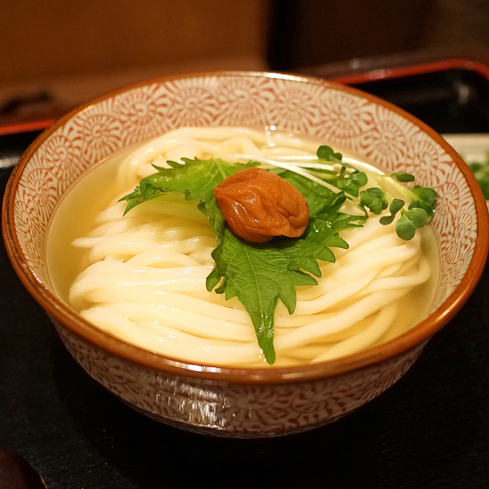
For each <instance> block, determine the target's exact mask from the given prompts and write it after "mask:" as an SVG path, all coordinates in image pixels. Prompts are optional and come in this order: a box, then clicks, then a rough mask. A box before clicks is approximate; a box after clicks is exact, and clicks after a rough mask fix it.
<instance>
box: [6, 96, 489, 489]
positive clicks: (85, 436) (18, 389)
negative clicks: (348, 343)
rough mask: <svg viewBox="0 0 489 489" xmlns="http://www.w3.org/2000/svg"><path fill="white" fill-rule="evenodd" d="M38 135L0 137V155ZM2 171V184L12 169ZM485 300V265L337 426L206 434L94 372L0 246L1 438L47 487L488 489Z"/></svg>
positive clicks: (488, 274) (488, 289) (488, 327)
mask: <svg viewBox="0 0 489 489" xmlns="http://www.w3.org/2000/svg"><path fill="white" fill-rule="evenodd" d="M488 93H489V92H488ZM432 115H433V114H432ZM442 119H443V120H442V122H443V124H444V125H445V126H446V120H445V119H444V118H442ZM457 124H458V126H457V127H456V128H455V130H454V131H453V132H460V131H459V128H460V124H461V123H460V121H454V125H455V126H456V125H457ZM432 125H433V124H432ZM445 126H444V127H442V129H444V130H445ZM435 128H436V121H435ZM33 136H34V134H33V133H29V134H26V135H21V136H18V135H10V136H8V137H7V136H2V137H1V138H0V151H2V150H3V151H4V152H7V153H8V152H9V151H10V152H15V151H17V150H18V149H22V148H23V147H25V145H26V144H27V143H28V142H29V141H30V140H31V139H32V138H33ZM16 148H17V149H16ZM0 172H1V174H0V185H1V187H0V188H1V192H2V193H3V189H4V187H5V185H6V182H7V179H8V174H9V171H8V170H0ZM488 302H489V268H487V269H486V270H485V272H484V274H483V276H482V279H481V281H480V283H479V285H478V286H477V288H476V290H475V292H474V294H473V295H472V296H471V298H470V299H469V301H468V302H467V304H466V305H465V306H464V308H463V309H462V311H461V312H460V313H459V314H458V315H457V316H456V318H455V319H453V320H452V321H451V322H450V323H449V324H448V325H447V326H446V327H445V328H444V329H443V330H442V331H440V332H439V333H438V334H437V335H435V337H434V338H433V339H432V340H431V341H430V342H429V343H428V345H427V347H426V348H425V350H424V351H423V353H422V355H421V357H420V359H419V360H418V362H417V363H416V364H415V365H414V367H413V368H412V369H411V370H410V371H409V372H408V373H407V374H406V375H405V376H404V377H403V378H402V379H401V380H400V381H399V382H398V383H397V384H395V385H394V386H393V387H392V388H391V389H389V390H388V391H387V392H385V393H384V394H382V395H381V396H380V397H378V398H377V399H375V400H374V401H372V402H371V403H369V404H368V405H367V406H365V407H363V408H362V409H360V410H359V411H357V412H356V413H354V414H352V415H350V416H348V417H346V418H345V419H343V420H341V421H339V422H337V423H334V424H332V425H329V426H326V427H324V428H321V429H317V430H315V431H312V432H308V433H305V434H302V435H296V436H293V437H288V438H279V439H272V440H262V441H233V440H225V439H214V438H209V437H203V436H201V435H193V434H190V433H187V432H183V431H179V430H176V429H173V428H169V427H166V426H164V425H161V424H158V423H156V422H155V421H152V420H149V419H146V418H145V417H143V416H142V415H139V414H138V413H136V412H133V411H132V410H130V409H129V408H128V407H126V406H125V405H124V404H122V403H121V402H119V401H118V400H116V399H115V398H114V397H112V395H111V394H109V393H108V392H106V391H105V390H104V389H103V388H101V387H100V386H99V385H98V384H97V383H95V381H93V380H92V379H91V378H90V377H88V375H86V374H85V373H84V372H83V371H82V370H81V368H79V367H78V365H77V364H76V363H75V361H74V360H73V359H72V358H71V356H70V355H69V353H68V352H67V350H66V349H65V348H64V346H63V345H62V343H61V341H60V340H59V339H58V337H57V336H56V333H55V331H54V328H53V327H52V325H51V323H50V321H49V320H48V318H47V316H46V315H45V314H44V312H43V310H42V309H41V308H40V306H38V305H37V303H36V302H35V301H34V300H33V299H32V298H31V297H30V296H29V294H28V293H27V292H26V291H25V290H24V288H23V286H22V285H21V283H20V281H19V280H18V279H17V276H16V275H15V273H14V271H13V269H12V267H11V265H10V262H9V260H8V258H7V255H6V252H5V248H4V247H3V245H2V246H1V248H0V445H3V446H6V447H7V448H9V449H11V450H14V451H16V452H18V453H19V454H21V455H23V456H24V457H25V458H26V459H27V460H28V461H29V462H30V464H31V465H32V466H33V467H34V468H35V469H36V470H37V471H38V472H39V473H40V474H41V475H42V477H43V478H44V480H45V482H46V484H47V486H48V488H49V489H72V488H73V489H92V488H93V489H109V488H111V489H126V488H127V489H129V488H131V489H135V488H186V487H231V488H234V487H236V488H241V487H260V488H261V487H267V488H275V487H281V488H312V487H333V488H334V487H341V488H485V487H489V307H488ZM0 482H1V481H0ZM0 487H1V483H0ZM2 489H3V488H2Z"/></svg>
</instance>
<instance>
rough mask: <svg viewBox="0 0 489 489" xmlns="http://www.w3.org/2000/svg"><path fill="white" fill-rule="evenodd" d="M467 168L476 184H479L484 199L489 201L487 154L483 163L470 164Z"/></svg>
mask: <svg viewBox="0 0 489 489" xmlns="http://www.w3.org/2000/svg"><path fill="white" fill-rule="evenodd" d="M469 168H470V169H471V170H472V173H473V174H474V176H475V178H476V180H477V182H479V185H480V187H481V189H482V193H483V194H484V198H485V199H486V200H489V153H486V161H485V162H483V163H478V162H474V163H470V164H469Z"/></svg>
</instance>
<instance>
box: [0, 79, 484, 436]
mask: <svg viewBox="0 0 489 489" xmlns="http://www.w3.org/2000/svg"><path fill="white" fill-rule="evenodd" d="M236 125H240V126H250V127H255V128H265V127H275V128H277V129H280V130H285V131H296V132H299V133H302V134H306V135H311V136H314V137H318V138H321V139H324V140H325V141H328V142H329V143H331V144H332V145H337V146H338V147H341V148H346V149H349V150H352V151H353V152H354V153H357V154H362V155H365V156H366V157H368V158H369V159H370V160H373V161H374V162H377V163H378V164H379V165H381V166H382V167H384V168H385V169H387V170H389V171H400V170H402V171H408V172H411V173H414V174H415V175H416V177H417V182H418V183H419V184H420V185H423V186H430V187H433V188H434V189H435V190H436V191H437V192H438V195H439V198H438V206H437V212H436V215H435V217H434V219H433V225H434V227H435V228H436V231H437V235H438V240H439V247H440V252H441V266H440V275H439V280H438V285H437V287H436V292H435V296H434V299H433V301H432V303H431V306H430V310H429V314H428V315H427V316H426V317H425V319H424V320H423V321H422V322H420V323H419V324H418V325H417V326H415V327H414V328H413V329H411V330H410V331H408V332H407V333H405V334H403V335H402V336H400V337H398V338H395V339H393V340H391V341H389V342H388V343H385V344H382V345H380V346H376V347H373V348H370V349H368V350H365V351H361V352H359V353H357V354H354V355H351V356H349V357H345V358H340V359H337V360H333V361H329V362H326V363H319V364H315V365H312V366H304V367H291V368H276V369H236V368H221V367H215V366H212V365H198V364H192V363H187V362H182V361H178V360H174V359H172V358H167V357H164V356H162V355H158V354H153V353H150V352H148V351H144V350H141V349H139V348H137V347H135V346H132V345H130V344H127V343H125V342H124V341H122V340H119V339H117V338H114V337H112V336H110V335H108V334H106V333H104V332H102V331H101V330H99V329H97V328H96V327H94V326H92V325H91V324H89V323H88V322H86V321H85V320H84V319H82V318H81V317H80V316H79V315H78V314H77V313H76V312H75V311H74V310H72V309H71V308H70V307H69V306H67V305H66V304H65V303H64V302H62V301H61V300H60V299H59V298H58V297H57V296H56V293H55V292H54V289H53V285H52V283H51V281H50V277H49V273H48V270H47V267H46V235H47V233H48V231H49V224H50V219H51V217H52V215H53V212H54V211H55V209H56V206H57V204H58V202H59V201H60V200H61V199H62V198H63V195H64V194H65V193H66V192H67V191H68V190H69V188H70V187H71V186H72V185H73V183H75V182H76V180H77V179H78V178H79V177H80V176H81V175H82V174H83V173H84V172H86V171H87V170H88V169H89V168H90V167H91V166H92V165H94V164H96V163H97V162H98V161H100V160H101V159H102V158H106V157H107V156H109V155H111V154H112V153H114V152H115V151H119V150H120V149H122V148H124V147H127V146H129V145H133V144H134V143H138V142H142V141H145V140H147V139H149V138H153V137H156V136H158V135H160V134H162V133H164V132H166V131H169V130H172V129H176V128H178V127H182V126H236ZM3 229H4V236H5V242H6V246H7V250H8V253H9V255H10V258H11V260H12V263H13V265H14V267H15V269H16V271H17V273H18V275H19V277H20V279H21V280H22V281H23V283H24V284H25V286H26V287H27V289H28V290H29V292H30V293H31V294H32V295H33V296H34V298H35V299H36V300H37V301H38V302H39V303H40V304H41V305H42V307H43V308H44V309H45V310H46V312H47V313H48V315H49V316H50V318H51V319H52V321H53V323H54V325H55V327H56V330H57V331H58V333H59V335H60V337H61V339H62V340H63V342H64V344H65V345H66V347H67V348H68V350H69V351H70V352H71V354H72V355H73V356H74V358H75V359H76V360H77V361H78V362H79V363H80V365H82V366H83V368H84V369H85V370H86V371H87V372H88V373H89V374H90V375H91V376H92V377H93V378H94V379H96V380H97V381H98V382H100V383H101V384H102V385H103V386H105V387H106V388H107V389H108V390H109V391H110V392H112V393H113V394H114V395H116V396H117V397H118V398H120V399H121V400H122V401H124V402H125V403H127V404H128V405H130V406H131V407H133V408H135V409H136V410H138V411H140V412H142V413H144V414H146V415H148V416H150V417H152V418H154V419H156V420H159V421H162V422H165V423H169V424H172V425H176V426H180V427H182V428H185V429H191V430H194V431H200V432H204V433H210V434H214V435H221V436H234V437H268V436H277V435H283V434H288V433H294V432H299V431H303V430H306V429H310V428H313V427H316V426H320V425H324V424H326V423H329V422H331V421H334V420H337V419H338V418H340V417H342V416H344V415H345V414H347V413H349V412H351V411H352V410H354V409H357V408H358V407H360V406H362V405H363V404H365V403H366V402H368V401H370V400H371V399H373V398H375V397H376V396H378V395H379V394H381V393H382V392H384V391H385V390H386V389H387V388H388V387H389V386H391V385H392V384H394V383H395V382H396V381H397V380H398V379H399V378H400V377H401V376H402V375H403V374H404V373H405V372H406V371H407V370H408V369H409V368H410V367H411V365H412V364H413V363H414V361H415V360H416V359H417V357H418V356H419V354H420V353H421V351H422V350H423V348H424V346H425V345H426V342H427V341H428V340H429V339H430V337H431V336H432V335H433V334H434V333H436V332H437V331H438V330H439V329H440V328H441V327H442V326H443V325H444V324H446V323H447V322H448V321H449V320H450V319H451V318H452V317H453V316H454V314H455V313H456V312H457V311H458V310H459V309H460V308H461V306H462V305H463V304H464V302H465V301H466V300H467V298H468V297H469V295H470V293H471V291H472V290H473V288H474V287H475V285H476V283H477V281H478V279H479V277H480V275H481V273H482V270H483V266H484V263H485V259H486V255H487V250H488V238H489V230H488V215H487V209H486V205H485V201H484V199H483V196H482V193H481V191H480V189H479V187H478V185H477V183H476V181H475V179H474V178H473V176H472V174H471V172H470V170H469V169H468V168H467V166H466V165H465V164H464V163H463V161H462V160H461V158H460V157H459V156H458V155H457V154H456V153H455V152H454V151H453V150H452V149H451V148H450V146H449V145H448V144H447V143H446V142H445V141H444V140H443V139H442V138H441V136H439V135H438V134H436V133H435V132H434V131H433V130H431V129H430V128H428V127H427V126H426V125H424V124H423V123H421V122H420V121H418V120H416V119H415V118H414V117H412V116H410V115H408V114H407V113H405V112H403V111H402V110H400V109H398V108H396V107H394V106H392V105H390V104H389V103H386V102H384V101H381V100H379V99H377V98H375V97H372V96H370V95H367V94H364V93H362V92H360V91H357V90H354V89H352V88H348V87H345V86H342V85H338V84H335V83H331V82H328V81H324V80H320V79H314V78H308V77H301V76H291V75H282V74H273V73H248V72H218V73H203V74H190V75H182V76H173V77H169V78H163V79H158V80H154V81H150V82H147V83H141V84H139V85H135V86H132V87H129V88H126V89H123V90H119V91H117V92H114V93H110V94H108V95H106V96H104V97H101V98H99V99H97V100H94V101H93V102H92V103H90V104H87V105H85V106H83V107H81V108H79V109H78V110H76V111H74V112H72V113H70V114H68V115H66V116H65V117H63V118H62V119H60V120H59V121H57V122H56V123H55V124H54V125H53V126H51V127H50V128H49V129H47V130H46V131H45V132H44V133H43V134H42V135H41V136H40V137H39V138H38V139H37V140H36V141H35V142H34V143H33V144H32V145H31V146H30V147H29V149H28V150H27V151H26V153H25V154H24V155H23V157H22V158H21V161H20V162H19V164H18V165H17V166H16V167H15V169H14V170H13V173H12V176H11V178H10V181H9V183H8V188H7V190H6V194H5V200H4V208H3Z"/></svg>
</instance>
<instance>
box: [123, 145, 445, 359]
mask: <svg viewBox="0 0 489 489" xmlns="http://www.w3.org/2000/svg"><path fill="white" fill-rule="evenodd" d="M317 154H318V159H317V160H316V163H315V164H314V165H312V166H314V168H310V169H307V167H308V166H311V165H309V164H304V165H303V168H306V170H304V169H300V170H297V169H295V168H293V167H291V166H290V165H288V164H282V163H278V162H277V163H276V166H278V168H272V169H271V170H270V171H273V172H274V173H276V174H278V175H279V176H280V177H281V178H283V179H284V180H286V181H288V182H289V183H290V184H291V185H293V186H294V187H295V188H296V189H297V190H299V192H301V194H302V195H303V196H304V198H305V199H306V201H307V203H308V206H309V215H310V219H309V224H308V226H307V228H306V231H305V232H304V234H303V235H302V236H301V237H300V238H286V237H276V238H274V239H273V240H272V241H270V242H267V243H257V244H255V243H248V242H245V241H243V240H241V239H239V238H237V237H236V236H235V235H234V234H233V233H232V232H231V231H230V230H229V228H228V227H227V226H226V221H225V219H224V216H223V215H222V213H221V211H220V209H219V206H218V205H217V202H216V200H215V198H214V193H213V191H214V187H215V186H216V185H218V184H220V183H221V182H222V181H223V180H225V179H226V178H227V177H228V176H230V175H232V174H234V173H237V172H239V171H243V170H246V169H248V168H251V167H255V166H259V165H260V163H259V162H257V161H249V162H248V163H245V164H241V163H228V162H226V161H223V160H221V159H210V160H205V161H204V160H199V159H194V160H191V159H188V158H182V161H183V164H181V163H177V162H173V161H172V162H168V164H169V166H170V168H161V167H157V166H155V168H156V169H157V170H158V172H157V173H155V174H153V175H150V176H149V177H146V178H144V179H143V180H141V182H140V183H139V185H138V186H137V187H136V189H135V190H134V191H133V192H132V193H130V194H129V195H127V196H125V197H123V198H122V199H121V200H124V201H127V202H128V203H127V207H126V210H125V213H127V212H129V211H130V210H131V209H132V208H134V207H135V206H137V205H138V204H141V203H142V202H145V201H147V200H151V199H154V198H156V197H158V196H160V195H163V194H165V193H168V192H179V193H182V194H184V195H185V199H186V200H189V201H196V202H198V208H199V209H200V210H201V211H202V212H203V213H204V214H205V215H206V216H207V219H208V221H209V224H210V226H211V228H212V230H213V232H214V234H215V235H216V237H217V243H218V244H217V247H216V249H215V250H214V251H213V252H212V257H213V259H214V261H215V266H214V269H213V270H212V272H211V273H210V275H209V276H208V277H207V281H206V287H207V289H208V290H209V291H211V290H213V289H215V291H216V293H218V294H225V297H226V299H231V298H232V297H237V298H238V299H239V301H240V302H241V303H242V304H243V306H244V307H245V309H246V311H247V312H248V314H249V315H250V318H251V320H252V323H253V325H254V328H255V333H256V336H257V338H258V344H259V345H260V347H261V348H262V350H263V353H264V355H265V358H266V360H267V361H268V363H270V364H273V363H274V361H275V351H274V348H273V336H274V315H275V308H276V306H277V302H278V299H280V300H281V301H282V302H283V304H284V305H285V307H286V308H287V310H288V312H289V313H290V314H292V313H293V312H294V310H295V307H296V302H297V298H296V287H297V286H310V285H316V284H317V281H316V279H315V278H314V276H316V277H320V276H321V270H320V267H319V264H318V260H322V261H328V262H333V263H334V261H335V255H334V253H333V252H332V251H331V248H334V247H336V248H343V249H347V248H348V244H347V243H346V242H345V241H344V240H343V239H342V238H340V237H339V235H338V233H339V231H341V230H343V229H346V228H349V227H356V226H361V225H362V224H363V223H364V222H365V220H366V219H368V210H370V211H371V212H373V213H375V214H380V213H381V212H382V210H384V209H386V208H387V207H388V206H389V211H390V212H391V215H390V216H384V217H382V218H381V219H382V220H386V222H383V224H388V222H387V220H390V221H389V223H390V222H392V221H393V220H394V217H395V215H396V214H397V213H398V212H401V214H402V215H401V218H400V219H399V220H398V222H397V224H396V229H397V232H398V234H399V236H400V237H403V239H411V238H412V237H413V236H414V232H415V230H416V229H417V228H419V227H421V226H422V225H424V224H426V222H428V221H429V219H430V218H431V216H432V214H433V209H434V199H435V198H436V193H434V196H435V197H434V198H433V195H432V193H430V192H427V193H426V192H425V191H426V190H432V189H421V190H419V191H417V192H415V190H414V188H413V190H408V189H406V188H405V187H402V186H401V185H399V184H394V187H395V188H396V189H397V187H396V185H397V186H399V187H400V188H401V189H403V190H399V189H397V190H398V192H399V193H401V194H402V195H404V196H407V197H408V198H409V200H410V201H411V206H413V205H414V204H416V205H414V207H412V208H411V207H410V208H409V209H408V210H404V209H403V207H404V201H403V200H401V199H396V198H393V197H392V196H391V195H390V194H389V193H388V192H386V191H385V190H384V189H383V188H382V187H370V188H367V189H366V190H362V191H360V189H361V188H362V187H364V186H365V185H367V183H368V181H369V177H370V176H371V175H370V173H369V172H361V171H358V170H357V169H356V168H354V167H353V166H351V165H349V164H347V163H343V162H342V161H341V160H342V155H341V154H340V153H335V152H334V151H333V150H332V149H331V148H330V147H328V146H321V147H320V148H319V150H318V153H317ZM267 162H269V160H267ZM331 164H332V165H333V166H331ZM309 174H311V176H309ZM372 175H373V178H374V179H375V180H376V181H378V180H379V178H378V177H384V175H378V174H372ZM406 175H409V174H405V173H396V174H393V175H390V176H387V177H388V178H389V181H390V182H391V185H392V182H394V181H395V180H396V179H397V180H399V181H412V180H406V178H411V176H406ZM415 188H416V187H415ZM432 192H434V191H432ZM425 194H426V195H425ZM359 195H360V197H359V198H358V196H359ZM413 196H414V197H413ZM347 199H350V200H352V202H353V203H355V204H356V205H357V206H358V207H359V209H361V210H362V211H363V213H362V214H361V215H351V214H347V213H345V212H342V211H341V210H340V209H341V207H342V205H343V204H344V202H345V201H346V200H347ZM389 203H390V204H389ZM425 207H427V208H428V210H426V208H425ZM367 209H368V210H367ZM399 222H400V223H401V224H400V225H399Z"/></svg>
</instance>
